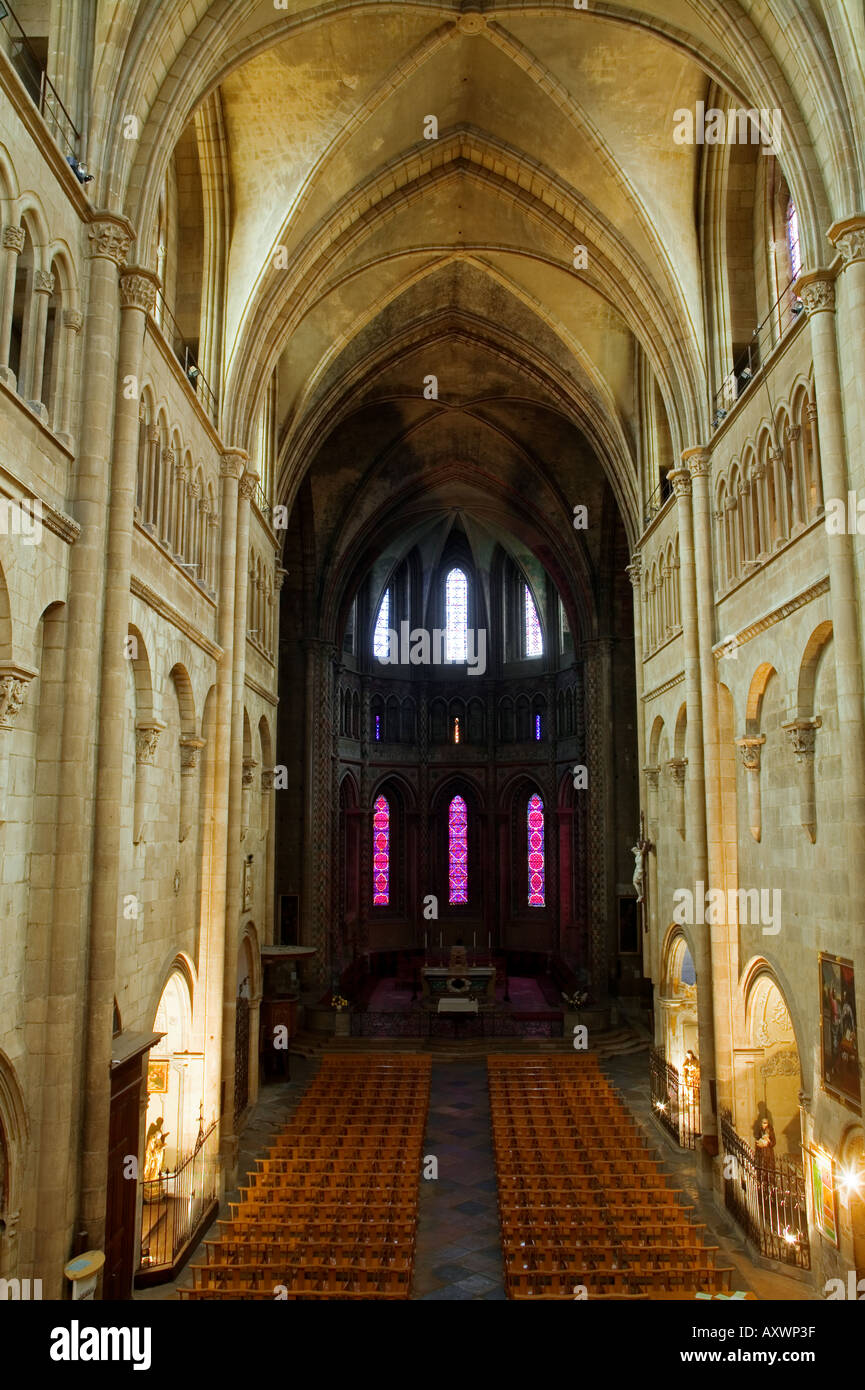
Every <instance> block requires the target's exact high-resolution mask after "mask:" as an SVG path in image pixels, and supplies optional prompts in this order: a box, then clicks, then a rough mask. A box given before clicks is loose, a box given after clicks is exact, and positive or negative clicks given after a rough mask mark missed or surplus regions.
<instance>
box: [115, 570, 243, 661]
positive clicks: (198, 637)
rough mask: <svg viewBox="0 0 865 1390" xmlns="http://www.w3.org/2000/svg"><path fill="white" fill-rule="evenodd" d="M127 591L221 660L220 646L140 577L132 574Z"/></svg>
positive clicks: (217, 659)
mask: <svg viewBox="0 0 865 1390" xmlns="http://www.w3.org/2000/svg"><path fill="white" fill-rule="evenodd" d="M129 591H130V593H132V594H133V595H134V596H135V598H140V599H141V601H142V603H146V604H147V607H148V608H152V609H153V612H154V613H158V614H159V615H160V617H162V618H165V619H166V621H167V622H169V623H171V624H172V625H173V626H174V627H176V628H177V629H178V631H179V632H183V633H185V635H186V636H187V637H188V638H189V639H190V641H192V642H194V643H195V645H196V646H197V647H200V648H201V650H202V651H204V652H206V653H207V655H208V656H212V657H213V659H214V661H221V660H222V657H223V651H222V648H221V647H218V646H217V645H216V643H215V642H211V640H210V638H209V637H205V635H204V633H203V632H200V631H199V629H198V628H197V627H195V626H194V625H193V624H192V623H191V622H189V620H188V619H187V618H185V617H184V616H183V614H182V613H180V612H178V610H177V609H176V608H175V607H174V606H173V605H172V604H170V603H167V602H166V600H165V599H164V598H162V596H161V595H160V594H157V593H156V592H155V590H154V589H151V588H149V587H148V585H147V584H144V583H143V582H142V581H141V580H140V579H137V578H136V577H135V576H133V577H132V579H131V581H130V584H129Z"/></svg>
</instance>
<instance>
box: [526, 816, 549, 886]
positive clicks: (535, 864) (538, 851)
mask: <svg viewBox="0 0 865 1390" xmlns="http://www.w3.org/2000/svg"><path fill="white" fill-rule="evenodd" d="M527 824H528V838H529V907H544V906H545V905H546V899H545V897H544V803H543V802H542V801H541V798H540V797H539V796H538V795H537V793H536V794H535V795H534V796H531V797H529V807H528V815H527Z"/></svg>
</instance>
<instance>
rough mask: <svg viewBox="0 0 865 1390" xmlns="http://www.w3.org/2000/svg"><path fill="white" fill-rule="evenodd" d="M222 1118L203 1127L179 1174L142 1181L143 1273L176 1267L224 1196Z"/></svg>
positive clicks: (180, 1163) (174, 1172)
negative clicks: (221, 1182)
mask: <svg viewBox="0 0 865 1390" xmlns="http://www.w3.org/2000/svg"><path fill="white" fill-rule="evenodd" d="M217 1131H218V1126H217V1124H216V1122H215V1121H214V1123H213V1124H212V1125H211V1126H210V1128H209V1129H208V1130H207V1131H206V1132H202V1131H201V1130H199V1134H198V1139H197V1140H196V1144H195V1148H194V1149H193V1151H192V1153H191V1154H189V1155H188V1157H186V1158H184V1159H182V1160H181V1161H180V1162H179V1163H178V1165H177V1167H176V1168H175V1169H174V1170H173V1172H169V1173H162V1174H161V1175H160V1176H159V1177H158V1178H149V1179H148V1180H147V1181H145V1182H142V1184H141V1190H142V1204H141V1266H140V1268H141V1272H142V1273H143V1274H144V1273H147V1274H150V1273H158V1272H159V1270H161V1269H165V1270H170V1269H171V1268H172V1266H173V1265H174V1264H175V1263H176V1262H177V1259H178V1256H179V1255H180V1253H181V1252H182V1251H183V1250H184V1249H186V1247H187V1246H188V1245H189V1244H190V1243H191V1242H192V1241H194V1240H195V1238H196V1236H197V1234H198V1232H199V1230H200V1229H201V1227H202V1226H203V1225H204V1222H205V1221H206V1219H207V1218H208V1216H209V1214H210V1212H211V1211H212V1209H213V1207H214V1205H215V1203H216V1202H217V1201H218V1199H219V1134H218V1132H217Z"/></svg>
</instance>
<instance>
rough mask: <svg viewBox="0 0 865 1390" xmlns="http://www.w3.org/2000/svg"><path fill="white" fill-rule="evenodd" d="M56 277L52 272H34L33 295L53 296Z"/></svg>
mask: <svg viewBox="0 0 865 1390" xmlns="http://www.w3.org/2000/svg"><path fill="white" fill-rule="evenodd" d="M54 285H55V277H54V276H53V275H52V274H51V271H50V270H34V272H33V293H34V294H53V293H54Z"/></svg>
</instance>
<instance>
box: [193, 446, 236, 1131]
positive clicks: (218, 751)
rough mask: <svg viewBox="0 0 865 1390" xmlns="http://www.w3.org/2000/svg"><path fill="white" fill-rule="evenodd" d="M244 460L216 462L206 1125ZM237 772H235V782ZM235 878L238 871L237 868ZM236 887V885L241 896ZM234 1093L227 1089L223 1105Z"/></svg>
mask: <svg viewBox="0 0 865 1390" xmlns="http://www.w3.org/2000/svg"><path fill="white" fill-rule="evenodd" d="M246 459H247V455H246V454H245V453H244V451H243V450H242V449H229V450H228V451H227V452H226V453H224V454H223V455H222V459H221V461H220V478H221V484H222V494H221V502H220V508H219V510H220V523H221V526H220V531H219V539H220V551H219V593H218V600H217V633H218V642H219V645H220V647H221V648H222V657H221V659H220V662H219V665H218V666H217V668H216V713H215V717H214V747H213V762H214V774H213V818H212V823H211V824H212V828H211V844H210V851H209V858H210V869H211V872H210V876H209V878H210V892H209V896H208V897H207V898H206V899H205V898H204V896H203V897H202V906H204V904H205V902H206V905H207V911H206V912H204V913H203V914H202V921H201V944H200V947H199V988H198V994H197V998H196V1004H197V1007H196V1011H195V1012H196V1022H197V1025H198V1027H197V1032H198V1035H199V1036H201V1037H203V1039H204V1077H205V1122H206V1124H207V1125H209V1124H211V1123H212V1121H213V1120H215V1119H218V1118H220V1116H221V1114H222V1105H221V1102H220V1078H221V1065H222V1033H223V985H224V979H225V976H226V975H229V974H230V979H231V989H232V991H233V990H234V986H235V968H236V967H235V961H234V960H232V961H231V962H230V965H229V967H228V969H227V968H226V931H225V926H226V900H227V887H228V807H229V783H230V780H231V704H232V681H233V666H234V659H233V651H234V585H235V568H236V566H235V559H236V552H237V513H238V484H239V482H240V478H241V475H242V473H243V469H244V465H245V463H246ZM239 776H240V769H239V768H238V778H239ZM238 876H239V869H238ZM239 892H240V885H239V883H238V884H237V886H236V893H237V894H238V895H239ZM231 1048H232V1077H233V1075H234V1066H233V1050H234V1036H233V1034H232V1038H231ZM232 1095H233V1091H229V1090H226V1092H225V1096H226V1102H227V1101H228V1099H229V1098H230V1097H231V1096H232Z"/></svg>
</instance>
